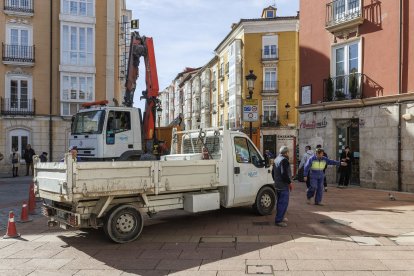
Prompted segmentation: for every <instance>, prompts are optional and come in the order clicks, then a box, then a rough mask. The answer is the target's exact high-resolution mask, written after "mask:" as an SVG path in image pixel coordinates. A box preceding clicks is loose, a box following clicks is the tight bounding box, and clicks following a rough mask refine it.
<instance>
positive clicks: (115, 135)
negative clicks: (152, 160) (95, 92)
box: [104, 110, 134, 157]
mask: <svg viewBox="0 0 414 276" xmlns="http://www.w3.org/2000/svg"><path fill="white" fill-rule="evenodd" d="M133 144H134V136H133V131H132V130H131V112H129V111H113V110H112V111H110V112H109V113H108V120H107V124H106V131H105V150H104V156H105V157H119V156H121V155H122V153H124V152H126V151H128V150H132V149H133Z"/></svg>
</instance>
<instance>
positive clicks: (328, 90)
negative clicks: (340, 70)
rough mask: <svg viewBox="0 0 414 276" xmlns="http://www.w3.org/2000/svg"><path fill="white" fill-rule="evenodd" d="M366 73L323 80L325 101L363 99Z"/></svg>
mask: <svg viewBox="0 0 414 276" xmlns="http://www.w3.org/2000/svg"><path fill="white" fill-rule="evenodd" d="M364 78H365V75H364V74H361V73H352V74H349V75H344V76H336V77H333V78H328V79H324V80H323V91H324V101H325V102H332V101H342V100H353V99H362V97H363V86H364V85H363V84H364Z"/></svg>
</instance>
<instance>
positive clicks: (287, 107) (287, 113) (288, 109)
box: [285, 103, 290, 119]
mask: <svg viewBox="0 0 414 276" xmlns="http://www.w3.org/2000/svg"><path fill="white" fill-rule="evenodd" d="M285 110H286V119H289V111H290V105H289V103H286V105H285Z"/></svg>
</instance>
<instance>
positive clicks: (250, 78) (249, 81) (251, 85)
mask: <svg viewBox="0 0 414 276" xmlns="http://www.w3.org/2000/svg"><path fill="white" fill-rule="evenodd" d="M249 72H250V73H249V74H248V75H247V76H246V81H247V89H248V90H249V99H252V98H253V89H254V82H255V80H256V79H257V77H256V75H255V74H253V70H249ZM252 128H253V122H249V136H250V139H252V136H253V130H252Z"/></svg>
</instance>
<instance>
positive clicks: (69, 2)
mask: <svg viewBox="0 0 414 276" xmlns="http://www.w3.org/2000/svg"><path fill="white" fill-rule="evenodd" d="M0 6H1V7H2V10H1V11H0V25H1V26H2V28H0V40H1V41H2V62H1V63H0V97H1V105H0V129H2V131H1V132H0V152H2V153H3V154H4V155H5V156H6V158H5V159H4V160H3V161H0V171H1V172H5V171H8V170H9V168H10V166H11V164H10V161H9V158H8V156H9V154H10V153H11V150H12V148H13V147H16V148H18V150H19V152H20V153H21V154H23V150H24V148H25V146H26V144H31V145H32V147H33V148H34V150H35V151H36V153H38V154H40V153H41V152H43V151H45V152H48V153H49V160H53V161H56V160H59V159H60V158H61V157H62V155H63V154H64V153H65V152H66V149H67V146H68V141H67V140H68V139H67V137H68V134H69V131H70V123H71V116H72V115H73V114H75V113H76V112H77V110H78V109H79V106H80V105H81V104H82V103H84V102H90V101H94V100H104V99H107V100H108V101H109V102H111V103H112V101H113V100H114V99H115V100H117V101H118V102H122V95H121V93H120V91H121V87H122V85H123V79H122V78H123V77H124V75H125V59H124V58H123V57H124V56H127V54H125V53H124V51H125V49H127V46H126V44H127V39H128V37H127V35H126V33H128V31H129V22H130V19H131V12H130V11H128V10H126V6H125V1H124V0H117V1H112V0H106V1H99V5H98V1H97V0H82V1H81V0H60V1H35V0H26V1H13V0H1V1H0ZM128 35H129V34H128ZM22 163H24V161H22Z"/></svg>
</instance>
